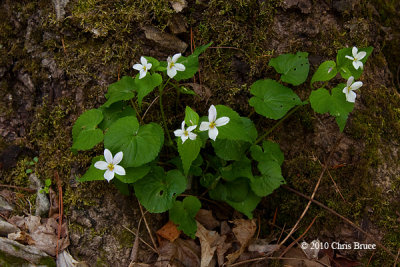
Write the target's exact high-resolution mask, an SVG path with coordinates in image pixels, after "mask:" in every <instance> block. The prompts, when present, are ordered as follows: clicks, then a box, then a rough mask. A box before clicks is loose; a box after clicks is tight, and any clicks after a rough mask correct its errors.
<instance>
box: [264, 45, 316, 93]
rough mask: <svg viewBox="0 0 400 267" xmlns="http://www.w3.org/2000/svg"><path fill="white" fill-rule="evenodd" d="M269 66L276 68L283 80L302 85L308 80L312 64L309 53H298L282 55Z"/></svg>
mask: <svg viewBox="0 0 400 267" xmlns="http://www.w3.org/2000/svg"><path fill="white" fill-rule="evenodd" d="M268 65H269V66H272V67H274V68H275V70H276V72H278V73H280V74H282V76H281V79H282V81H283V82H287V83H290V84H293V85H295V86H296V85H299V84H302V83H303V82H305V81H306V80H307V76H308V72H309V70H310V64H309V62H308V53H306V52H297V54H296V55H293V54H282V55H280V56H278V57H276V58H273V59H271V60H270V61H269V64H268Z"/></svg>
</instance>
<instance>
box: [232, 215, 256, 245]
mask: <svg viewBox="0 0 400 267" xmlns="http://www.w3.org/2000/svg"><path fill="white" fill-rule="evenodd" d="M233 223H234V224H235V227H233V230H232V231H233V233H234V234H235V236H236V238H237V240H238V241H239V243H240V244H241V245H242V246H245V245H247V243H248V242H249V241H250V239H251V238H252V237H253V235H254V234H255V233H256V230H257V225H256V221H255V220H254V219H253V220H244V219H237V220H234V221H233Z"/></svg>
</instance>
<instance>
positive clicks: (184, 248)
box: [155, 238, 200, 267]
mask: <svg viewBox="0 0 400 267" xmlns="http://www.w3.org/2000/svg"><path fill="white" fill-rule="evenodd" d="M158 252H159V256H158V259H157V262H156V263H155V266H158V267H167V266H176V264H174V263H173V262H174V261H178V262H179V263H181V264H183V265H184V266H199V265H200V248H199V246H198V245H196V243H195V242H194V241H193V240H183V239H180V238H178V239H176V240H175V241H174V242H169V241H168V240H165V239H164V240H162V241H161V243H160V247H159V248H158Z"/></svg>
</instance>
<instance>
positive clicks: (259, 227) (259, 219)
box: [256, 214, 261, 239]
mask: <svg viewBox="0 0 400 267" xmlns="http://www.w3.org/2000/svg"><path fill="white" fill-rule="evenodd" d="M257 219H258V227H257V228H258V230H257V235H256V239H258V237H259V236H260V231H261V218H260V214H258V218H257Z"/></svg>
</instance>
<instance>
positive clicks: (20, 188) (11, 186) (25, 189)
mask: <svg viewBox="0 0 400 267" xmlns="http://www.w3.org/2000/svg"><path fill="white" fill-rule="evenodd" d="M0 187H8V188H14V189H18V190H23V191H26V192H29V193H36V190H35V189H30V188H25V187H20V186H15V185H8V184H0Z"/></svg>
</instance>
